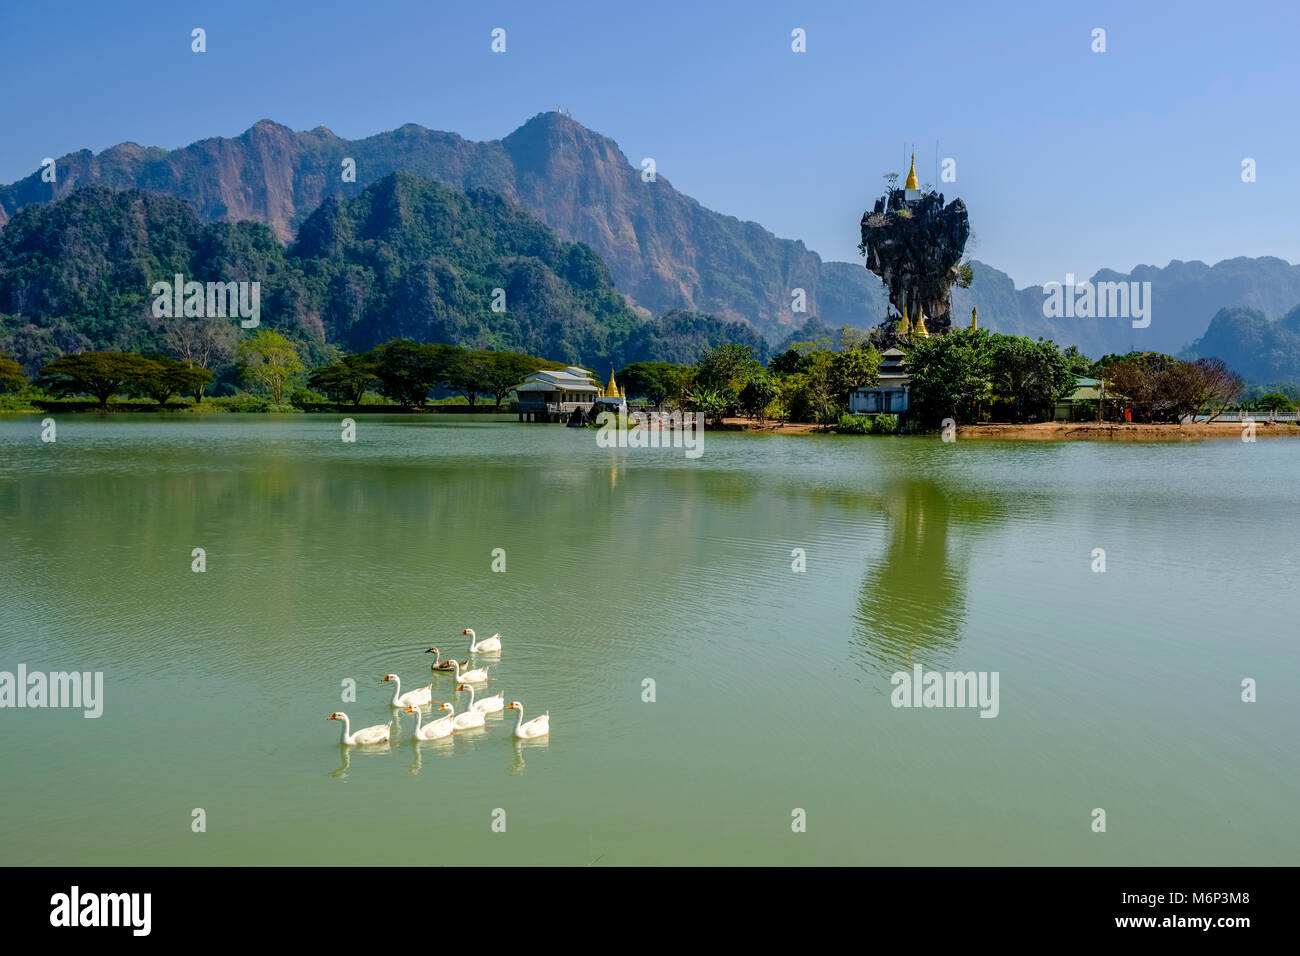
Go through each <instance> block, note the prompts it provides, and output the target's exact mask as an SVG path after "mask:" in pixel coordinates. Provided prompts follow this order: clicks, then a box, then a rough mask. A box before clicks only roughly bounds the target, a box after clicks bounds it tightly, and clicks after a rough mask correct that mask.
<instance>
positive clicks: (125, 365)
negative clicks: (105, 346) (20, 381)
mask: <svg viewBox="0 0 1300 956" xmlns="http://www.w3.org/2000/svg"><path fill="white" fill-rule="evenodd" d="M148 374H149V360H148V359H147V358H145V357H144V356H142V355H136V354H134V353H131V352H77V353H75V354H73V355H65V356H63V357H62V358H57V359H55V360H54V361H53V362H50V363H49V364H47V365H46V366H45V367H44V368H42V369H41V377H40V383H41V385H43V386H44V387H46V388H48V389H50V391H52V392H55V393H56V394H59V395H92V396H94V397H95V398H96V399H98V400H99V404H100V407H102V408H107V407H108V400H109V399H110V398H112V397H113V396H114V395H115V394H117V393H118V392H120V391H124V390H125V389H126V388H127V386H128V385H132V384H134V383H136V382H139V381H142V380H143V379H144V378H146V377H147V376H148Z"/></svg>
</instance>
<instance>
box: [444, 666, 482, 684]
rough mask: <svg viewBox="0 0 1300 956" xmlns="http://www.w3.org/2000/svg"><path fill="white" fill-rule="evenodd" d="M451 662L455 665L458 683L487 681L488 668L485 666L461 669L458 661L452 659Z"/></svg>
mask: <svg viewBox="0 0 1300 956" xmlns="http://www.w3.org/2000/svg"><path fill="white" fill-rule="evenodd" d="M452 663H453V664H455V665H456V667H455V671H456V680H457V681H458V682H459V683H461V684H465V683H470V684H482V683H485V682H486V681H487V672H488V669H487V668H486V667H476V668H474V669H473V670H472V671H462V670H461V669H460V661H452Z"/></svg>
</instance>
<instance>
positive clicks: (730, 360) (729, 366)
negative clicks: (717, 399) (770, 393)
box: [695, 345, 763, 408]
mask: <svg viewBox="0 0 1300 956" xmlns="http://www.w3.org/2000/svg"><path fill="white" fill-rule="evenodd" d="M762 372H763V363H762V362H760V361H758V360H757V359H756V358H754V350H753V349H752V348H750V347H749V346H748V345H719V346H717V347H715V348H711V349H709V350H708V351H707V352H705V353H704V355H703V357H702V358H701V359H700V362H699V364H698V365H697V366H696V370H695V385H696V388H698V389H704V390H706V391H712V392H717V393H718V394H719V395H721V396H722V398H723V400H724V401H725V402H726V403H727V407H728V408H730V407H732V406H734V405H735V404H736V400H737V397H738V396H739V395H740V391H741V389H743V388H744V387H745V385H746V383H747V382H748V381H749V380H750V379H751V378H754V377H755V376H757V375H761V374H762Z"/></svg>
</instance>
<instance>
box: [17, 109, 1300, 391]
mask: <svg viewBox="0 0 1300 956" xmlns="http://www.w3.org/2000/svg"><path fill="white" fill-rule="evenodd" d="M55 169H56V173H57V175H56V181H55V182H54V183H49V182H45V181H44V180H43V179H42V177H41V174H40V171H36V172H34V173H32V174H31V175H30V176H28V177H26V178H25V179H22V180H20V181H18V182H16V183H13V184H10V185H7V186H0V226H4V224H5V223H7V222H8V221H9V220H10V219H11V218H12V217H13V216H14V215H15V214H16V213H17V212H18V211H19V210H21V209H23V208H24V207H26V206H29V205H31V204H34V203H43V202H48V201H50V200H52V199H57V198H60V197H64V196H68V195H70V194H72V193H73V192H74V191H75V190H76V189H78V188H79V187H81V186H84V185H88V184H99V185H104V186H110V187H114V188H117V189H138V190H145V191H148V192H153V193H164V194H167V195H170V196H174V197H176V198H179V199H183V200H185V201H186V202H188V203H189V204H191V205H192V206H193V207H194V209H195V210H196V211H197V214H198V216H199V217H200V219H202V220H205V221H209V222H235V221H241V220H252V221H255V222H260V223H263V224H265V225H266V226H267V227H268V228H269V229H270V230H271V232H272V233H273V234H274V235H275V236H276V237H277V238H278V239H279V240H280V241H281V242H283V243H286V244H287V243H290V242H292V241H294V240H295V239H297V240H298V241H299V242H301V241H302V240H301V238H299V229H300V228H301V227H302V226H304V225H305V223H306V222H307V221H308V217H309V216H311V215H312V213H313V212H314V211H316V210H317V208H318V207H321V204H322V203H324V202H326V201H327V200H329V199H331V198H332V197H333V198H337V199H339V200H343V199H355V198H357V197H359V196H360V195H361V194H362V193H363V192H364V190H365V189H366V188H367V187H368V186H369V185H371V184H373V183H376V182H378V181H379V180H381V179H384V178H385V177H388V176H390V175H391V174H392V173H395V172H406V173H411V174H414V175H416V176H419V177H423V178H426V179H429V180H433V181H435V182H439V183H442V184H444V185H446V186H450V187H452V188H453V189H455V190H457V191H459V192H462V193H466V194H468V193H472V192H474V191H475V190H487V191H490V192H492V193H495V194H497V195H499V196H502V197H504V198H505V199H506V200H508V201H509V202H511V203H516V204H518V205H519V206H520V207H522V208H523V209H524V210H526V211H527V212H529V213H531V214H532V215H533V216H535V217H536V218H537V219H538V220H540V221H541V222H542V223H544V224H545V225H546V226H548V227H550V229H552V230H553V231H554V232H555V234H556V235H557V236H558V238H559V239H560V240H562V241H565V242H570V243H572V242H577V243H582V244H584V245H586V246H588V247H590V248H591V249H592V250H594V252H595V253H596V255H597V256H598V257H599V258H600V259H601V260H603V262H604V263H605V264H606V265H607V266H608V269H609V273H610V275H611V277H612V281H613V284H614V286H615V287H616V288H617V289H618V290H619V292H621V293H622V294H623V295H624V296H626V298H627V300H628V303H629V304H630V306H631V307H632V309H633V310H634V311H635V312H636V313H637V314H638V315H639V316H640V317H642V318H646V317H649V316H652V315H661V314H663V313H667V312H671V311H674V310H684V311H689V312H691V313H705V314H708V315H711V316H714V317H716V318H717V319H720V320H724V321H732V322H735V321H740V322H746V323H748V324H749V325H751V326H752V327H753V328H754V329H755V330H757V332H758V333H759V334H761V335H762V336H763V337H764V338H765V339H766V340H767V341H768V342H770V343H777V342H779V341H782V340H784V339H786V338H787V337H788V336H789V334H790V333H791V331H792V330H795V329H797V328H799V327H800V326H802V325H803V324H804V323H805V322H806V321H807V320H808V319H809V318H811V317H816V318H817V319H818V320H820V321H821V322H823V323H825V324H827V325H829V326H831V327H838V326H840V325H846V324H847V325H855V326H858V327H861V328H866V327H870V326H873V325H876V324H878V323H879V322H881V321H882V320H883V319H884V318H885V316H886V314H887V309H888V307H887V301H886V295H885V290H884V287H883V286H882V285H881V283H880V282H879V280H878V279H876V278H875V277H874V276H872V275H871V274H869V273H868V272H867V271H866V269H865V268H864V267H863V265H862V264H861V263H849V262H833V261H823V260H822V259H821V257H820V256H818V255H817V254H816V253H815V252H813V251H811V250H809V249H808V248H806V247H805V246H804V244H803V243H802V242H800V241H798V240H791V239H782V238H778V237H777V236H774V235H773V234H772V233H770V232H768V231H767V230H766V229H764V228H763V227H762V226H760V225H758V224H757V223H753V222H744V221H741V220H739V219H736V218H735V217H732V216H727V215H724V214H722V213H718V212H715V211H713V210H710V209H707V208H706V207H704V206H702V205H701V204H700V203H699V202H697V201H696V200H694V199H692V198H691V197H689V196H686V195H684V194H683V193H681V192H679V191H678V190H676V189H675V188H674V187H673V186H672V184H671V182H670V181H669V180H668V179H667V178H665V177H664V176H663V175H661V174H659V175H656V176H655V177H654V179H653V181H646V178H645V177H643V174H642V170H641V169H639V168H636V167H634V166H633V165H632V164H631V163H630V162H629V161H628V158H627V157H626V156H625V155H624V154H623V152H622V151H621V150H620V149H619V147H618V145H617V144H616V143H615V142H614V141H613V140H611V139H609V138H608V137H605V136H602V135H600V134H599V133H596V132H594V131H592V130H590V129H587V128H586V127H585V126H583V125H582V124H580V123H579V122H577V121H576V120H575V119H573V117H571V116H570V115H568V114H566V113H561V112H558V111H557V112H550V113H542V114H538V115H537V116H535V117H533V118H532V119H530V120H529V121H528V122H526V123H524V124H523V125H522V126H520V127H519V128H518V129H516V130H515V131H514V132H513V133H511V134H510V135H508V136H506V137H505V138H503V139H500V140H491V141H484V142H475V141H470V140H466V139H464V138H462V137H460V136H458V135H456V134H455V133H447V132H439V131H435V130H429V129H426V128H424V127H422V126H417V125H414V124H408V125H405V126H402V127H400V128H399V129H396V130H392V131H388V132H383V133H379V134H376V135H374V136H370V137H366V138H364V139H356V140H348V139H344V138H341V137H338V136H336V135H335V134H334V133H332V132H331V131H330V130H328V129H326V128H325V127H323V126H321V127H317V128H315V129H313V130H309V131H305V132H295V131H293V130H291V129H289V128H287V127H285V126H282V125H279V124H277V123H274V122H271V121H270V120H261V121H259V122H258V123H256V124H255V125H254V126H253V127H251V128H250V129H249V130H247V131H246V132H245V133H243V134H242V135H240V136H238V137H234V138H221V137H217V138H212V139H205V140H201V141H199V142H196V143H193V144H191V145H189V146H186V147H183V148H181V149H176V150H165V149H160V148H156V147H142V146H139V145H136V144H134V143H123V144H121V145H118V146H114V147H111V148H109V149H106V150H104V151H103V152H101V153H98V154H93V153H91V152H90V151H88V150H82V151H79V152H76V153H70V154H68V155H65V156H63V157H61V158H59V159H58V160H57V161H56V165H55ZM348 169H351V170H354V172H355V181H347V179H346V178H345V171H346V170H348ZM861 214H862V210H860V209H856V208H853V207H850V206H847V205H846V208H845V210H844V215H845V217H846V218H850V219H851V221H853V222H855V223H856V221H857V220H858V218H859V217H860V216H861ZM971 217H972V219H973V220H974V224H975V225H976V227H977V228H978V221H979V217H980V210H979V209H978V208H974V209H972V210H971ZM2 234H3V232H2V231H0V235H2ZM972 267H973V270H974V276H975V281H974V283H973V285H972V286H971V287H970V288H969V289H962V290H957V291H955V292H954V306H955V309H956V315H957V316H958V319H959V324H964V319H963V317H968V316H969V314H970V310H971V308H978V309H979V316H980V324H981V326H983V327H986V328H990V329H993V330H995V331H1000V332H1010V333H1017V334H1023V335H1029V336H1034V337H1037V336H1043V337H1047V338H1052V339H1054V340H1055V341H1057V342H1058V343H1061V344H1063V345H1064V344H1074V345H1078V346H1079V347H1080V348H1081V349H1082V350H1083V351H1084V352H1085V353H1087V354H1090V355H1100V354H1103V353H1106V352H1122V351H1128V350H1129V349H1130V348H1137V349H1151V350H1158V351H1165V352H1178V351H1180V350H1183V349H1187V348H1189V347H1191V346H1192V344H1193V343H1194V342H1197V341H1198V340H1201V339H1202V338H1203V336H1205V334H1206V333H1207V331H1208V329H1209V326H1210V322H1211V319H1213V318H1214V317H1215V316H1216V314H1217V313H1218V312H1219V311H1220V310H1222V309H1225V308H1228V309H1231V308H1237V307H1241V308H1247V309H1255V310H1257V311H1258V312H1259V313H1261V314H1262V315H1263V317H1264V320H1265V321H1266V322H1272V321H1274V320H1276V319H1278V318H1279V317H1281V316H1282V315H1284V314H1285V313H1287V312H1288V310H1290V309H1291V308H1292V307H1294V306H1295V305H1296V304H1297V303H1298V302H1300V266H1295V265H1291V264H1290V263H1287V262H1285V261H1283V260H1281V259H1276V258H1271V257H1263V258H1257V259H1247V258H1238V259H1230V260H1225V261H1223V262H1220V263H1217V264H1215V265H1213V266H1210V265H1207V264H1205V263H1201V262H1180V261H1173V262H1170V263H1169V264H1168V265H1167V266H1165V267H1164V268H1158V267H1155V266H1139V267H1137V268H1135V269H1134V270H1132V272H1130V273H1126V274H1121V273H1117V272H1113V271H1111V270H1103V271H1102V272H1099V273H1097V274H1096V275H1095V276H1093V277H1092V281H1094V282H1102V281H1124V282H1150V283H1151V296H1152V299H1151V301H1152V309H1151V324H1150V325H1149V326H1148V327H1147V328H1134V327H1133V326H1132V323H1131V322H1130V321H1129V319H1127V318H1117V319H1096V318H1092V319H1087V318H1050V317H1048V316H1046V315H1045V314H1044V290H1043V289H1042V288H1041V287H1038V286H1032V287H1029V288H1025V289H1016V288H1015V284H1014V282H1013V281H1012V280H1011V278H1010V276H1008V275H1007V274H1005V273H1003V272H1000V271H999V270H997V269H995V268H993V267H992V266H989V265H987V264H985V263H980V262H972ZM1061 279H1062V281H1063V280H1064V279H1065V276H1064V275H1062V277H1061ZM795 289H803V290H804V293H805V303H806V311H805V312H803V313H799V312H794V311H792V295H793V292H794V290H795ZM1202 345H1204V343H1203V342H1202ZM1251 362H1252V366H1251V368H1252V369H1254V368H1255V366H1256V365H1260V368H1262V367H1263V366H1264V365H1267V364H1268V363H1267V362H1265V363H1263V364H1262V365H1261V364H1260V363H1256V362H1254V359H1253V358H1252V359H1251ZM1248 371H1251V370H1243V374H1247V372H1248ZM1251 374H1253V372H1251ZM1248 377H1249V376H1248Z"/></svg>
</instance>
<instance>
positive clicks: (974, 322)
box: [970, 309, 980, 329]
mask: <svg viewBox="0 0 1300 956" xmlns="http://www.w3.org/2000/svg"><path fill="white" fill-rule="evenodd" d="M970 327H971V328H972V329H978V328H979V327H980V324H979V309H971V310H970Z"/></svg>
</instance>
